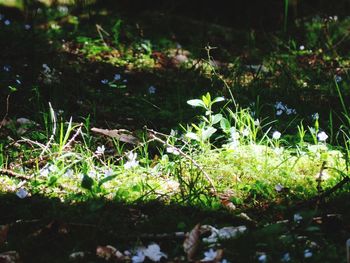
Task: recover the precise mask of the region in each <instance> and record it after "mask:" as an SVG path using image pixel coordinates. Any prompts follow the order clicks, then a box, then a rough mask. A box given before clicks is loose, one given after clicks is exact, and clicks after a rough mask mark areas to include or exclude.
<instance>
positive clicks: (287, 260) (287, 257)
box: [281, 252, 290, 262]
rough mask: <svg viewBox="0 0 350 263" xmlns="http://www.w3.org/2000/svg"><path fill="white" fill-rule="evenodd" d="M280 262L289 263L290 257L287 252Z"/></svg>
mask: <svg viewBox="0 0 350 263" xmlns="http://www.w3.org/2000/svg"><path fill="white" fill-rule="evenodd" d="M281 261H282V262H289V261H290V255H289V253H288V252H287V253H285V254H284V255H283V256H282V258H281Z"/></svg>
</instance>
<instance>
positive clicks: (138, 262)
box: [131, 249, 145, 263]
mask: <svg viewBox="0 0 350 263" xmlns="http://www.w3.org/2000/svg"><path fill="white" fill-rule="evenodd" d="M131 261H132V263H142V262H143V261H145V254H144V253H143V250H142V249H138V250H137V251H136V255H135V256H133V257H132V258H131Z"/></svg>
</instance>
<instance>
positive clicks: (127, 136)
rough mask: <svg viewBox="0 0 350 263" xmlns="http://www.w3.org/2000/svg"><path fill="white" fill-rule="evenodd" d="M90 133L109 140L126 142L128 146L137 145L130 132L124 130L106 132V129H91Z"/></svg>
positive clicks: (136, 140) (137, 141) (137, 140)
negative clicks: (114, 139) (103, 136)
mask: <svg viewBox="0 0 350 263" xmlns="http://www.w3.org/2000/svg"><path fill="white" fill-rule="evenodd" d="M91 131H92V132H95V133H98V134H101V135H105V136H108V137H111V138H116V139H117V140H119V141H121V142H126V143H130V144H138V143H139V139H137V138H136V137H135V136H134V135H132V133H131V132H130V131H128V130H125V129H119V130H108V129H100V128H92V129H91Z"/></svg>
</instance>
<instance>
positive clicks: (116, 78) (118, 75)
mask: <svg viewBox="0 0 350 263" xmlns="http://www.w3.org/2000/svg"><path fill="white" fill-rule="evenodd" d="M121 78H122V76H121V75H120V74H115V75H114V80H120V79H121Z"/></svg>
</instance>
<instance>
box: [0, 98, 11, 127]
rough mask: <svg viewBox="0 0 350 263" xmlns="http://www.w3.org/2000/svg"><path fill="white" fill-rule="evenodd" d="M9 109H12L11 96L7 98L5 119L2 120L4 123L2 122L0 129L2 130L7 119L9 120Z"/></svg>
mask: <svg viewBox="0 0 350 263" xmlns="http://www.w3.org/2000/svg"><path fill="white" fill-rule="evenodd" d="M9 108H10V95H7V98H6V113H5V115H4V117H3V118H2V121H1V122H0V129H1V128H2V126H4V123H5V122H6V118H7V115H8V113H9Z"/></svg>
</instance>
